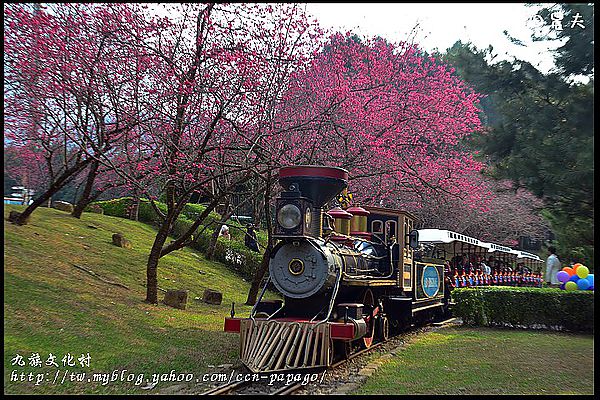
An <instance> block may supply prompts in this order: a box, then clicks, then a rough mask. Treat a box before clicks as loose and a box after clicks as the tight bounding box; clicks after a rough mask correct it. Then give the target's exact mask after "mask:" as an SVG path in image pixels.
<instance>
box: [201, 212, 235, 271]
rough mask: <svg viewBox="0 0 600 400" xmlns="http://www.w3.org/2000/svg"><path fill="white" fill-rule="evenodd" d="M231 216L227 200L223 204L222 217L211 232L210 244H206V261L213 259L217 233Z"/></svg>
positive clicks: (217, 237)
mask: <svg viewBox="0 0 600 400" xmlns="http://www.w3.org/2000/svg"><path fill="white" fill-rule="evenodd" d="M231 215H233V207H232V208H231V209H230V208H229V200H227V201H226V202H225V207H224V210H223V215H222V216H221V220H220V221H219V223H218V224H217V226H216V227H215V230H214V231H213V234H212V236H211V238H210V243H209V244H208V249H206V258H207V259H209V260H212V259H213V256H214V253H215V247H216V246H217V240H218V239H219V233H220V232H221V228H222V227H223V224H224V223H225V221H227V220H228V219H229V218H230V217H231Z"/></svg>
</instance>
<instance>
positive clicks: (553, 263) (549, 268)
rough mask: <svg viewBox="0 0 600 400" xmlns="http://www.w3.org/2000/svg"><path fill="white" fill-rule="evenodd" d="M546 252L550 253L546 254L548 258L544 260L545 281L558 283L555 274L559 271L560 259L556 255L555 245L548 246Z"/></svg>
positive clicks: (553, 283)
mask: <svg viewBox="0 0 600 400" xmlns="http://www.w3.org/2000/svg"><path fill="white" fill-rule="evenodd" d="M548 252H550V255H549V256H548V260H546V282H548V283H549V284H552V285H560V282H559V281H558V278H557V277H556V274H558V272H559V271H560V260H559V259H558V256H557V255H556V247H554V246H550V247H548Z"/></svg>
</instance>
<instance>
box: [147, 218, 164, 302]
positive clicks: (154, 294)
mask: <svg viewBox="0 0 600 400" xmlns="http://www.w3.org/2000/svg"><path fill="white" fill-rule="evenodd" d="M169 225H170V224H168V223H164V224H163V225H162V226H161V228H160V230H159V231H158V233H157V234H156V237H155V238H154V244H153V245H152V249H151V250H150V255H149V256H148V263H147V264H146V300H145V301H146V302H147V303H151V304H158V261H159V260H160V253H161V251H162V249H163V245H164V244H165V241H166V240H167V237H168V230H169Z"/></svg>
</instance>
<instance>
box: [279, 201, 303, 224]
mask: <svg viewBox="0 0 600 400" xmlns="http://www.w3.org/2000/svg"><path fill="white" fill-rule="evenodd" d="M277 222H279V225H281V226H282V227H284V228H285V229H293V228H295V227H297V226H298V225H300V222H302V213H301V212H300V209H299V208H298V207H297V206H295V205H293V204H286V205H285V206H283V207H281V208H280V209H279V212H278V213H277Z"/></svg>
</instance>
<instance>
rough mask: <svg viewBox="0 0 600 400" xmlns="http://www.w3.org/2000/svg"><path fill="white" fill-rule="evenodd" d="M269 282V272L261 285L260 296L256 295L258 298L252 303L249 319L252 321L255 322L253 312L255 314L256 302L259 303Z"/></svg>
mask: <svg viewBox="0 0 600 400" xmlns="http://www.w3.org/2000/svg"><path fill="white" fill-rule="evenodd" d="M269 282H271V274H269V277H268V278H267V282H265V286H264V287H263V289H262V291H261V292H260V296H258V300H256V303H254V306H253V307H252V311H250V319H251V320H252V322H255V321H254V314H256V307H257V306H258V303H260V301H261V300H262V298H263V296H264V294H265V292H266V291H267V286H268V285H269Z"/></svg>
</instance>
